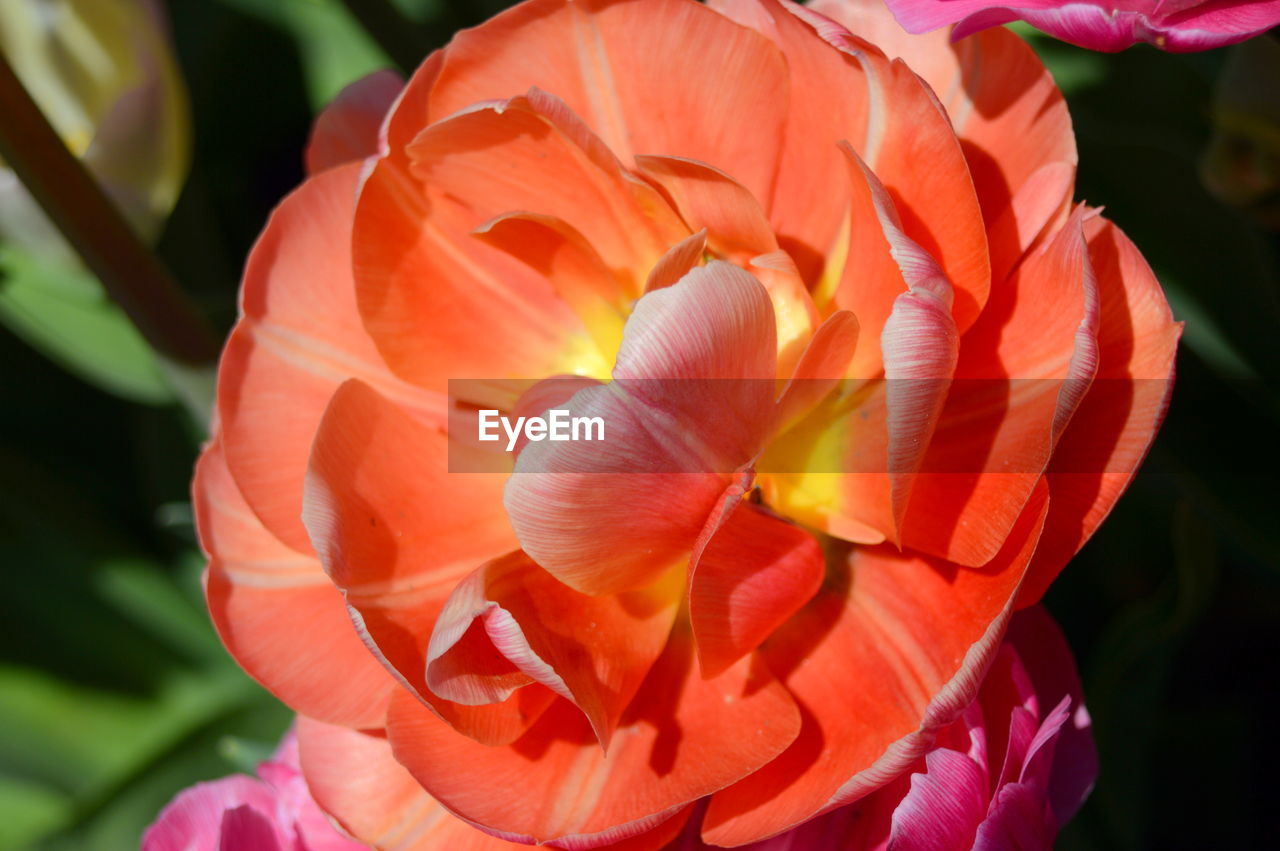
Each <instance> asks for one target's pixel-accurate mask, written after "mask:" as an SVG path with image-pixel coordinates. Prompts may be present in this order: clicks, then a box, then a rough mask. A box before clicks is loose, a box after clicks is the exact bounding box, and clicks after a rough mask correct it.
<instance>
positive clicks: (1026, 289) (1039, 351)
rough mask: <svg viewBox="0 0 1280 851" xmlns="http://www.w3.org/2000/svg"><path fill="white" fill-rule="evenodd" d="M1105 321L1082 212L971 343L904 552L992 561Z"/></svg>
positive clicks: (907, 528)
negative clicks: (1100, 314)
mask: <svg viewBox="0 0 1280 851" xmlns="http://www.w3.org/2000/svg"><path fill="white" fill-rule="evenodd" d="M1098 323H1099V298H1098V288H1097V283H1096V278H1095V275H1094V272H1093V268H1092V266H1091V264H1090V262H1089V256H1088V252H1087V247H1086V244H1085V240H1084V232H1083V229H1082V213H1080V212H1077V213H1076V214H1075V216H1073V218H1072V219H1071V220H1070V221H1069V222H1068V224H1067V225H1066V226H1064V227H1063V228H1062V229H1061V230H1060V231H1059V232H1058V234H1057V235H1056V236H1055V238H1054V239H1052V240H1051V241H1050V242H1049V243H1048V244H1047V245H1045V246H1043V247H1042V248H1041V250H1040V251H1038V252H1037V253H1034V254H1033V255H1032V256H1030V257H1028V258H1027V260H1026V261H1025V262H1024V263H1023V264H1022V265H1020V266H1019V267H1018V271H1017V273H1016V274H1015V276H1014V277H1013V279H1011V280H1010V282H1009V283H1008V285H1007V286H1005V287H1002V288H1000V289H999V290H998V291H997V292H996V293H995V296H994V299H993V301H992V302H991V303H990V304H989V305H988V309H987V311H986V312H985V313H984V314H983V317H982V319H981V320H980V321H979V323H978V324H977V325H975V326H974V327H973V328H972V329H971V330H970V332H969V333H968V334H966V335H965V337H964V340H963V341H962V343H961V352H962V354H961V357H960V361H959V364H958V366H957V368H956V373H955V375H956V380H955V381H954V382H952V383H950V387H949V392H948V397H947V401H946V405H945V407H944V408H943V410H942V412H941V416H940V420H939V425H938V427H937V429H936V430H935V431H934V433H933V436H932V442H931V443H930V445H929V447H928V450H927V452H926V453H925V455H924V458H923V460H922V465H923V467H924V468H925V470H926V472H923V473H922V474H920V475H918V476H916V477H915V481H914V484H913V488H912V494H911V503H910V507H909V512H908V516H907V519H906V522H905V524H904V525H903V533H902V534H903V537H902V540H903V543H904V544H905V545H906V546H910V547H914V548H916V549H920V550H923V551H924V552H927V553H931V554H934V555H938V556H941V557H943V558H946V559H948V560H950V561H954V562H957V563H959V564H964V565H969V566H977V565H981V564H985V563H986V561H987V560H988V559H990V558H991V557H993V556H994V555H995V553H996V552H997V551H998V550H999V549H1000V546H1001V545H1002V543H1003V541H1004V539H1005V537H1006V535H1007V534H1008V531H1009V529H1010V528H1011V527H1012V526H1013V524H1014V523H1015V522H1016V520H1017V518H1018V516H1019V515H1020V514H1021V513H1022V507H1023V505H1025V504H1026V500H1027V499H1028V498H1029V497H1030V495H1031V492H1032V489H1033V488H1035V486H1036V483H1037V482H1038V481H1039V478H1040V476H1041V474H1042V473H1043V472H1044V470H1045V469H1046V467H1047V466H1048V464H1049V462H1050V459H1051V457H1052V455H1053V452H1054V449H1055V447H1056V446H1057V444H1058V441H1059V439H1060V438H1061V436H1062V435H1063V433H1064V432H1065V430H1066V428H1067V426H1068V423H1070V421H1071V418H1072V416H1074V414H1075V412H1076V410H1077V409H1078V408H1079V406H1080V404H1081V400H1082V399H1083V398H1084V397H1085V394H1086V393H1087V392H1088V390H1089V387H1090V385H1091V384H1092V382H1093V378H1094V374H1095V372H1096V370H1097V366H1098V357H1099V355H1098V340H1097V334H1098ZM890 383H891V384H892V382H890ZM890 390H892V386H891V387H890Z"/></svg>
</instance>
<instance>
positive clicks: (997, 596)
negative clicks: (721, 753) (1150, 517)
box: [391, 488, 1046, 846]
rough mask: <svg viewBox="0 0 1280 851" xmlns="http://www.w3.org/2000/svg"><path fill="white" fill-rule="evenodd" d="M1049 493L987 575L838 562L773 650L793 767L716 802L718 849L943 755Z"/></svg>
mask: <svg viewBox="0 0 1280 851" xmlns="http://www.w3.org/2000/svg"><path fill="white" fill-rule="evenodd" d="M1045 490H1046V489H1044V488H1041V490H1040V492H1039V495H1038V497H1037V499H1036V500H1035V501H1034V502H1033V503H1032V504H1030V505H1029V506H1028V510H1027V512H1026V513H1025V514H1024V515H1023V517H1022V519H1021V520H1020V522H1019V524H1018V528H1017V529H1015V531H1014V534H1012V535H1010V537H1009V540H1008V542H1007V545H1006V547H1005V549H1004V550H1003V551H1002V552H1001V554H1000V556H999V557H998V558H997V559H996V560H995V561H993V562H992V564H991V565H989V566H988V567H987V568H985V569H983V570H981V571H976V570H966V569H964V568H959V567H957V566H955V565H951V564H947V563H945V562H941V561H936V560H930V559H926V558H924V557H922V556H919V555H916V554H913V553H910V552H905V553H899V552H897V551H896V550H895V549H894V548H892V547H888V546H884V547H876V548H863V547H856V548H854V547H850V548H849V555H848V558H847V559H837V560H835V561H832V560H831V558H829V560H828V574H827V580H826V583H825V585H824V587H823V590H822V591H821V592H820V593H819V595H818V597H817V599H815V600H814V601H813V602H812V603H810V604H809V605H808V606H806V607H805V608H804V609H802V610H801V612H800V613H799V614H798V615H797V616H795V617H794V618H792V619H791V620H790V621H789V622H787V624H785V625H784V626H783V627H782V629H781V630H780V631H779V632H778V633H776V634H775V635H774V637H773V638H772V639H770V641H769V642H768V643H766V645H765V647H764V648H763V650H762V654H763V655H764V657H765V659H766V660H767V661H768V664H769V667H770V668H771V669H772V670H773V671H774V673H775V674H776V675H777V676H778V677H779V678H780V679H781V680H782V681H783V683H784V684H785V685H786V686H787V689H788V691H790V693H791V694H792V695H793V696H794V697H795V698H796V700H797V701H798V702H799V703H800V707H801V714H802V716H803V718H804V726H803V728H802V730H801V732H800V735H799V737H798V738H797V739H796V741H795V743H794V744H793V745H792V746H791V747H790V748H789V749H788V750H787V752H786V753H784V754H783V755H782V756H781V757H779V758H778V759H776V760H774V761H773V762H771V763H770V764H769V765H767V766H765V767H764V768H763V769H762V770H760V771H757V772H756V773H755V774H753V775H751V776H750V777H748V778H746V779H745V780H743V781H741V782H739V783H738V784H736V785H734V786H732V787H730V788H728V789H726V790H724V791H721V792H718V793H716V795H715V796H714V797H713V798H712V799H711V805H710V807H709V808H708V810H707V815H706V819H705V821H704V823H703V837H704V838H705V839H706V841H708V842H710V843H712V844H715V845H731V846H732V845H740V844H743V843H747V842H753V841H756V840H759V839H762V838H764V837H767V836H771V835H774V834H777V833H780V832H782V831H784V830H787V829H789V828H790V827H792V826H794V825H797V824H800V823H801V822H803V821H806V820H808V819H810V818H812V817H814V816H816V815H819V814H821V813H824V812H827V811H829V810H832V809H834V808H835V807H838V806H841V805H843V804H846V803H849V802H851V801H854V800H856V799H858V798H861V797H862V796H864V795H866V794H867V793H868V792H870V791H872V790H873V789H875V788H877V787H879V786H882V785H884V784H885V783H887V782H888V781H890V780H892V779H893V778H894V777H896V776H897V775H899V774H900V773H901V772H902V771H903V770H905V769H906V768H907V767H908V766H910V765H911V764H912V763H913V762H914V761H915V760H916V759H918V758H919V757H920V756H921V755H922V754H923V753H924V752H925V751H926V750H927V749H928V748H929V747H930V746H931V745H932V742H933V737H934V734H935V733H936V732H937V730H938V729H939V728H941V727H942V726H944V725H946V724H947V723H949V722H950V721H951V720H953V719H954V718H955V717H956V716H957V715H958V714H959V713H960V712H961V711H962V710H963V709H964V707H965V706H967V705H968V704H969V703H970V702H971V701H972V700H973V698H974V697H975V696H976V694H977V691H978V686H979V684H980V683H981V680H982V676H983V674H984V673H985V671H986V668H987V665H988V664H989V662H990V661H991V659H992V658H993V656H994V654H995V652H996V650H997V649H998V647H999V644H1000V638H1001V635H1002V634H1003V631H1004V627H1005V624H1006V623H1007V622H1008V618H1009V615H1010V612H1011V611H1012V607H1013V599H1014V594H1015V593H1016V591H1017V588H1018V584H1019V582H1020V581H1021V579H1022V577H1023V573H1024V571H1025V569H1026V565H1027V563H1028V561H1029V560H1030V558H1031V554H1032V552H1033V551H1034V549H1035V545H1036V540H1037V538H1038V537H1039V534H1040V529H1041V526H1042V524H1043V522H1044V514H1045V507H1046V499H1045ZM391 715H392V716H394V715H395V708H394V706H393V708H392V710H391Z"/></svg>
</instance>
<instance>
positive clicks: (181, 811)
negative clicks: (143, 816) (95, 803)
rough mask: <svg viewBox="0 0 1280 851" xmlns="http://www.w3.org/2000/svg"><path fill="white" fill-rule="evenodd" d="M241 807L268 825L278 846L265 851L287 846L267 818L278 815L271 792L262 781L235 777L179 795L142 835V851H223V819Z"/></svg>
mask: <svg viewBox="0 0 1280 851" xmlns="http://www.w3.org/2000/svg"><path fill="white" fill-rule="evenodd" d="M238 807H244V808H246V809H250V810H252V811H256V813H257V814H258V815H259V816H261V817H262V818H263V820H264V821H266V823H267V827H268V828H269V829H270V831H269V833H268V834H267V837H269V838H271V839H273V840H274V841H276V843H277V845H275V846H262V851H270V849H272V848H274V847H280V846H282V845H283V844H284V842H285V834H283V833H280V832H276V831H275V829H274V828H273V827H272V824H271V822H270V821H269V820H268V819H266V817H265V814H269V813H273V812H275V796H274V795H273V794H272V792H271V789H270V788H269V787H268V786H267V785H266V784H265V783H263V782H261V781H260V780H254V779H253V778H250V777H245V776H244V775H241V774H235V775H232V776H230V777H224V778H223V779H221V780H215V781H213V782H211V783H197V784H196V785H195V786H192V787H191V788H190V789H186V790H183V791H182V792H180V793H178V796H177V797H175V798H174V799H173V800H172V801H170V802H169V804H168V805H167V806H166V807H165V808H164V809H163V810H162V811H161V812H160V815H159V817H158V818H157V819H156V821H155V823H154V824H152V825H151V826H150V827H148V828H147V831H146V833H144V834H143V835H142V851H219V843H220V837H221V834H222V824H223V818H224V816H225V815H226V813H227V812H228V811H230V810H234V809H236V808H238ZM286 847H287V846H286ZM255 851H256V849H255Z"/></svg>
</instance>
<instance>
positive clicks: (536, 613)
mask: <svg viewBox="0 0 1280 851" xmlns="http://www.w3.org/2000/svg"><path fill="white" fill-rule="evenodd" d="M683 584H684V576H683V571H680V570H676V571H673V572H672V573H671V574H670V575H669V576H668V577H667V578H666V579H664V580H660V581H659V582H658V583H656V584H655V585H654V586H651V587H649V588H645V589H641V590H639V591H632V592H628V593H624V594H618V595H601V596H595V597H591V596H588V595H586V594H581V593H579V592H577V591H574V590H573V589H571V588H569V586H567V585H564V584H563V583H561V582H559V581H558V580H556V579H555V578H554V577H552V576H551V574H549V573H547V572H546V571H545V570H543V569H542V568H540V567H538V566H537V565H536V564H534V563H533V562H532V561H531V560H530V559H529V557H528V556H526V555H525V554H524V553H522V552H516V553H512V554H511V555H509V556H505V557H503V558H500V559H497V560H495V561H492V562H489V564H487V565H485V567H483V568H481V569H480V570H478V571H477V572H476V573H474V574H472V576H471V577H469V578H468V579H467V580H464V582H463V583H462V584H461V585H459V586H458V588H457V589H456V590H455V592H454V594H453V596H452V597H450V598H449V602H448V603H446V604H445V607H444V611H443V612H441V614H440V619H439V620H438V621H437V622H436V628H435V632H434V633H433V634H432V636H431V643H430V647H429V649H428V652H427V684H428V686H429V687H430V688H431V689H432V690H433V691H434V692H435V693H436V694H438V695H441V696H443V697H447V698H449V699H452V700H455V701H457V702H460V703H491V702H495V701H497V700H504V699H506V697H507V694H509V693H510V690H511V686H510V685H509V683H511V682H513V680H512V678H511V676H510V674H509V673H506V671H507V670H508V669H509V670H510V671H513V672H515V673H518V674H520V675H522V676H523V677H524V678H525V682H534V681H536V682H539V683H542V684H543V685H545V686H546V687H547V688H549V689H551V690H552V691H554V692H555V693H556V694H559V695H560V696H562V697H564V698H565V699H567V700H569V701H570V702H572V703H573V704H574V705H576V706H577V707H578V708H579V709H581V710H582V711H583V713H584V714H585V715H586V717H587V719H588V720H589V721H590V722H591V726H592V729H593V730H595V733H596V736H597V737H598V738H599V739H600V743H601V744H602V745H603V746H606V747H607V746H608V743H609V740H610V738H611V737H612V735H613V731H614V728H615V727H616V726H617V723H618V718H619V717H620V716H621V715H622V712H623V710H625V709H626V708H627V705H628V704H629V703H630V702H631V699H632V698H633V697H634V696H635V694H636V690H637V689H638V688H639V687H640V683H641V682H642V681H643V680H644V678H645V676H646V675H647V674H648V673H649V669H650V668H651V667H652V666H653V663H654V661H655V660H656V659H657V658H658V655H659V654H660V653H661V652H662V649H663V647H664V646H665V645H666V643H667V636H668V634H669V633H670V631H671V625H672V623H673V622H674V621H675V615H676V609H677V608H678V606H679V603H680V600H681V597H682V596H683V594H682V592H683V587H682V586H683ZM473 634H476V635H478V636H483V638H484V639H485V640H484V644H483V646H478V645H477V643H476V642H475V641H474V640H471V641H468V639H470V638H472V636H473ZM496 660H501V661H503V662H506V665H505V666H503V667H501V668H499V667H497V666H495V665H494V662H495V661H496ZM520 684H521V685H522V684H523V683H520Z"/></svg>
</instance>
